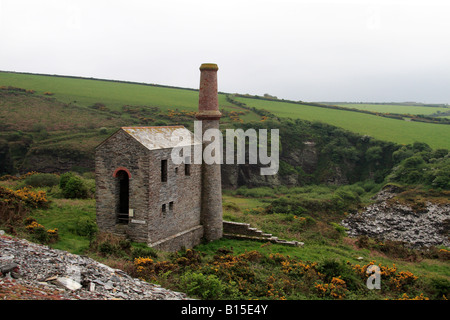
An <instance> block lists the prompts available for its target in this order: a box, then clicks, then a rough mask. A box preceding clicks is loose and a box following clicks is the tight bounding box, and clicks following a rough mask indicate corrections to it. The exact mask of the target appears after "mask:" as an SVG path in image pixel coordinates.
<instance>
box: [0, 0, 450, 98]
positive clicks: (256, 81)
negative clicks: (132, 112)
mask: <svg viewBox="0 0 450 320" xmlns="http://www.w3.org/2000/svg"><path fill="white" fill-rule="evenodd" d="M0 30H1V37H0V70H7V71H20V72H34V73H46V74H60V75H74V76H83V77H95V78H105V79H116V80H125V81H138V82H146V83H157V84H164V85H172V86H180V87H188V88H198V85H199V70H198V68H199V66H200V65H201V64H202V63H204V62H213V63H217V64H218V66H219V73H218V77H219V90H220V91H224V92H231V93H235V92H237V93H250V94H258V95H263V94H265V93H269V94H271V95H275V96H278V98H284V99H292V100H303V101H375V102H391V101H397V102H400V101H418V102H429V103H450V1H448V0H417V1H414V0H390V1H388V0H376V1H375V0H374V1H365V0H346V1H345V0H342V1H341V0H336V1H331V0H328V1H321V0H309V1H308V0H297V1H296V0H184V1H182V0H159V1H156V0H148V1H143V0H141V1H138V0H126V1H125V0H123V1H114V0H108V1H98V0H87V1H84V0H73V1H72V0H55V1H46V0H40V1H24V0H0Z"/></svg>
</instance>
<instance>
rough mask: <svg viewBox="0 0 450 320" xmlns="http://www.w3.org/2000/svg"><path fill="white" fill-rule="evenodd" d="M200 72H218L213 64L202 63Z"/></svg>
mask: <svg viewBox="0 0 450 320" xmlns="http://www.w3.org/2000/svg"><path fill="white" fill-rule="evenodd" d="M200 70H201V71H202V70H215V71H217V70H219V67H218V66H217V64H215V63H202V65H201V66H200Z"/></svg>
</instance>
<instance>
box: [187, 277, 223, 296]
mask: <svg viewBox="0 0 450 320" xmlns="http://www.w3.org/2000/svg"><path fill="white" fill-rule="evenodd" d="M181 287H182V288H183V289H184V290H185V291H186V293H187V294H188V295H191V296H197V297H200V298H202V299H220V298H221V297H222V296H223V293H224V291H225V285H224V284H223V283H222V281H221V280H220V279H219V278H217V277H216V276H215V275H204V274H203V273H195V272H187V273H185V274H184V275H183V276H182V277H181Z"/></svg>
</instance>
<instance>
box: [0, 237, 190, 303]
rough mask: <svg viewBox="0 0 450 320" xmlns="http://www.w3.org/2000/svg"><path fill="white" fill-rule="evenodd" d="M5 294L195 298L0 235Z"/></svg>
mask: <svg viewBox="0 0 450 320" xmlns="http://www.w3.org/2000/svg"><path fill="white" fill-rule="evenodd" d="M0 288H1V289H0V299H14V300H15V299H38V300H42V299H57V300H190V298H188V297H187V295H186V294H185V293H181V292H175V291H171V290H168V289H165V288H162V287H160V286H159V285H155V284H151V283H148V282H145V281H142V280H140V279H137V278H133V277H131V276H130V275H128V274H127V273H125V272H124V271H122V270H119V269H113V268H110V267H108V266H106V265H104V264H102V263H99V262H97V261H95V260H93V259H92V258H89V257H86V256H81V255H75V254H71V253H69V252H66V251H62V250H57V249H52V248H50V247H48V246H45V245H39V244H35V243H32V242H29V241H27V240H24V239H18V238H12V237H9V236H6V235H0Z"/></svg>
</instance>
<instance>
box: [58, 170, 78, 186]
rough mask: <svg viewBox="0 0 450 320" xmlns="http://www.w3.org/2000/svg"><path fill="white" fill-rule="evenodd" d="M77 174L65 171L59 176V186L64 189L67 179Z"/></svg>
mask: <svg viewBox="0 0 450 320" xmlns="http://www.w3.org/2000/svg"><path fill="white" fill-rule="evenodd" d="M75 176H76V174H75V173H73V172H66V173H63V174H62V175H61V176H60V177H59V187H60V188H61V190H63V189H64V187H65V186H66V183H67V181H69V179H70V178H72V177H75Z"/></svg>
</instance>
